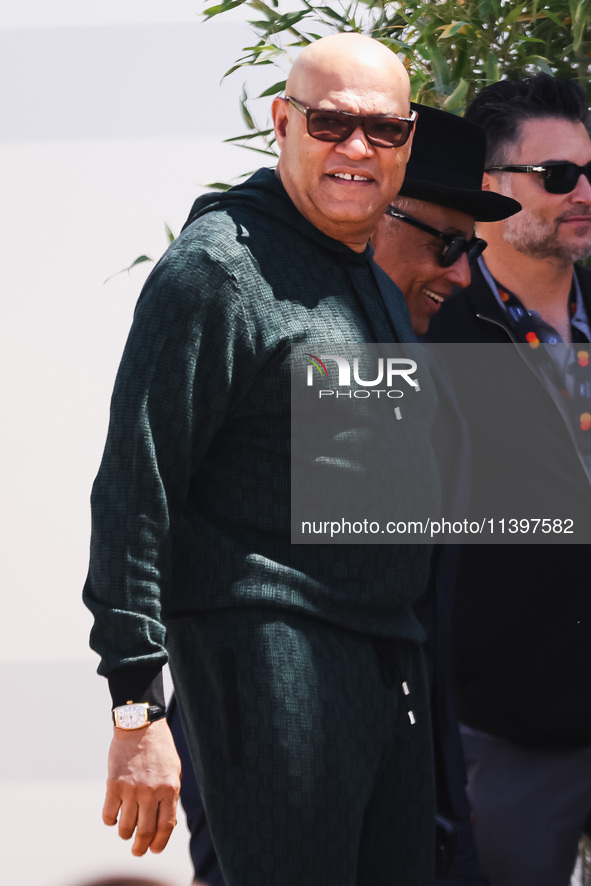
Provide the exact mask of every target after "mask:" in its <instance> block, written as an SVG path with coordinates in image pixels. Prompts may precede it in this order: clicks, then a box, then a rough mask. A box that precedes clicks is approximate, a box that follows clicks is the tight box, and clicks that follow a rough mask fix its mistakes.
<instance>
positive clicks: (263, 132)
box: [224, 129, 273, 144]
mask: <svg viewBox="0 0 591 886" xmlns="http://www.w3.org/2000/svg"><path fill="white" fill-rule="evenodd" d="M272 132H273V130H272V129H257V130H256V132H245V133H244V134H243V135H233V136H232V138H225V139H224V144H231V143H232V142H243V141H249V140H250V139H253V138H265V137H266V136H268V135H270V134H271V133H272Z"/></svg>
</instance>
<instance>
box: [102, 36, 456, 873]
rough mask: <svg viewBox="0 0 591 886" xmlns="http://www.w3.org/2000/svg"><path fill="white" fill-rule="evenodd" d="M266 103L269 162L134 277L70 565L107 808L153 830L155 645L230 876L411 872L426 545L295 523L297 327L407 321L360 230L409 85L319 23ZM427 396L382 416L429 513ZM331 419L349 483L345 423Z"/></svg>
mask: <svg viewBox="0 0 591 886" xmlns="http://www.w3.org/2000/svg"><path fill="white" fill-rule="evenodd" d="M272 112H273V123H274V131H275V136H276V139H277V144H278V147H279V149H280V151H281V156H280V159H279V161H278V165H277V169H276V170H275V171H273V170H269V169H263V170H259V172H258V173H256V174H255V175H254V176H253V177H251V178H250V179H249V180H248V181H247V182H245V183H243V184H241V185H239V186H237V187H236V188H233V189H231V190H230V191H228V192H227V193H224V194H209V195H205V196H204V197H202V198H199V200H198V201H197V204H196V205H195V206H194V209H193V212H192V214H191V218H190V223H189V224H188V225H187V226H186V228H185V230H184V231H183V233H182V234H181V236H180V237H179V238H178V239H177V240H176V241H175V243H174V244H172V246H171V247H170V249H169V250H168V252H167V253H166V255H165V256H164V257H163V259H162V260H161V261H160V262H159V263H158V265H157V266H156V268H155V269H154V271H153V272H152V274H151V275H150V277H149V279H148V281H147V283H146V286H145V287H144V290H143V292H142V295H141V297H140V301H139V303H138V306H137V309H136V313H135V316H134V322H133V325H132V329H131V332H130V336H129V339H128V343H127V346H126V350H125V353H124V356H123V359H122V363H121V367H120V370H119V374H118V378H117V382H116V385H115V390H114V394H113V401H112V409H111V423H110V429H109V435H108V438H107V444H106V448H105V453H104V456H103V461H102V464H101V468H100V470H99V474H98V477H97V480H96V482H95V485H94V488H93V499H92V501H93V536H92V545H91V565H90V571H89V575H88V580H87V583H86V587H85V601H86V603H87V605H88V606H89V608H90V609H91V610H92V612H93V614H94V617H95V623H94V628H93V632H92V645H93V647H94V648H95V649H96V650H97V651H98V652H99V653H100V654H101V656H102V661H101V666H100V671H101V673H102V674H104V675H106V676H108V678H109V687H110V690H111V693H112V700H113V706H114V710H113V715H114V721H115V728H114V735H113V740H112V743H111V750H110V755H109V778H108V781H107V795H106V800H105V805H104V810H103V818H104V821H105V822H106V823H107V824H110V825H114V824H115V823H117V822H118V824H119V833H120V835H121V837H123V838H124V839H130V838H131V837H132V836H134V837H135V839H134V843H133V848H132V852H133V853H134V854H135V855H143V854H144V853H145V852H146V851H147V849H148V848H151V849H152V850H153V851H161V850H162V849H163V848H164V846H165V845H166V842H167V840H168V838H169V836H170V833H171V831H172V828H173V826H174V822H175V814H176V813H175V810H176V799H177V795H178V789H179V763H178V757H177V755H176V753H175V751H174V746H173V742H172V737H171V734H170V730H169V728H168V726H167V724H166V721H165V720H164V719H163V714H164V711H163V698H162V695H163V693H162V681H161V676H160V672H161V668H162V666H163V664H164V663H165V661H166V660H167V659H169V661H170V665H171V671H172V675H173V679H174V683H175V689H176V693H177V695H176V697H177V701H178V703H179V707H180V710H181V715H182V719H183V724H184V726H185V730H186V735H187V740H188V743H189V746H190V750H191V757H192V760H193V764H194V766H195V769H196V772H197V776H198V780H199V785H200V788H201V790H202V792H203V795H204V799H205V802H206V805H207V810H208V816H209V824H210V826H211V830H212V834H213V839H214V843H215V846H216V850H217V851H218V854H219V858H220V864H221V868H222V871H223V874H224V877H225V879H226V882H227V883H228V884H229V886H279V884H280V886H301V884H303V883H305V884H306V886H327V884H330V883H335V884H336V883H338V884H339V886H365V884H369V883H371V884H372V886H388V884H390V883H391V882H392V880H395V881H396V883H397V884H400V886H428V884H430V882H431V879H432V875H433V847H434V843H435V834H434V829H435V810H434V791H433V770H432V751H431V734H430V718H429V705H428V697H427V685H426V680H425V671H424V660H423V653H422V649H421V640H422V630H421V628H420V625H419V623H418V621H417V619H416V617H415V616H414V614H413V612H412V609H411V604H412V602H414V600H415V599H416V598H417V597H418V596H420V594H421V593H422V591H423V590H424V587H425V585H426V582H427V578H428V572H429V560H430V550H429V547H428V546H421V545H414V546H413V545H380V546H377V547H376V546H372V545H368V544H360V545H346V544H343V545H333V546H328V545H326V546H325V545H317V546H315V545H307V544H300V545H296V544H293V545H292V544H291V526H290V490H291V486H290V480H291V473H290V469H291V463H290V455H291V452H290V448H291V447H290V444H291V412H290V405H291V368H292V366H291V345H292V344H297V345H301V344H304V345H308V343H311V342H316V343H317V342H326V341H328V342H339V343H340V342H345V343H346V342H382V341H394V342H396V341H398V342H400V341H408V340H409V337H410V339H412V338H413V333H412V327H411V324H410V319H409V316H408V311H407V309H406V305H405V303H404V299H403V297H402V295H401V293H400V291H399V290H398V288H397V287H396V286H395V285H394V284H393V283H392V281H391V280H389V278H388V277H387V275H386V274H385V273H384V272H383V271H382V270H381V269H380V268H379V267H378V266H377V265H376V264H375V262H374V261H373V258H372V250H371V247H370V246H369V245H368V239H369V236H370V234H371V232H372V231H373V229H374V228H375V226H376V224H377V222H378V219H379V218H380V217H381V216H382V214H383V213H384V210H385V209H386V207H387V206H388V205H389V204H390V202H391V201H392V200H393V199H394V198H395V196H396V195H397V193H398V191H399V189H400V185H401V184H402V180H403V178H404V171H405V167H406V162H407V160H408V156H409V152H410V146H411V142H412V130H413V126H414V120H415V117H416V115H415V114H414V113H411V110H410V83H409V79H408V75H407V73H406V71H405V69H404V66H403V65H402V63H401V62H400V60H399V59H398V58H397V56H396V55H395V54H394V53H393V52H391V51H390V50H389V49H388V48H386V47H385V46H384V45H383V44H381V43H379V42H378V41H376V40H373V39H371V38H369V37H366V36H363V35H360V34H356V33H348V34H338V35H331V36H329V37H325V38H323V39H321V40H318V41H316V42H315V43H313V44H311V45H310V46H308V47H305V48H304V49H303V50H302V51H301V53H300V54H299V55H298V57H297V59H296V61H295V62H294V65H293V67H292V69H291V72H290V75H289V77H288V80H287V86H286V95H285V96H284V97H281V98H279V97H277V98H276V99H275V100H274V101H273V108H272ZM296 368H297V367H296ZM421 398H422V400H423V401H425V406H426V413H425V417H424V418H423V417H421V418H420V419H419V420H418V421H416V422H413V423H412V426H411V423H408V424H407V426H406V427H405V429H404V431H403V434H404V435H409V436H408V437H407V436H404V440H405V441H406V442H405V444H404V445H403V444H402V443H401V439H402V438H401V432H400V431H398V432H397V435H395V427H394V426H395V425H396V424H397V421H396V419H395V418H394V416H391V422H390V425H389V428H391V433H390V431H389V432H388V433H386V434H385V435H384V437H385V438H386V439H388V440H389V441H390V442H392V435H395V436H396V440H395V442H392V445H391V446H389V447H388V455H389V456H390V457H391V458H392V460H393V461H394V460H395V459H401V460H402V462H403V464H404V466H405V470H407V471H408V474H409V476H411V477H412V476H416V475H417V474H421V475H422V476H425V477H426V478H427V481H428V490H427V493H428V494H427V495H426V505H427V506H428V507H429V508H431V507H432V508H433V509H435V508H436V507H437V504H438V500H439V488H438V479H437V466H436V463H435V456H434V453H433V448H432V445H431V442H430V428H431V423H432V414H433V411H434V408H435V405H436V395H435V390H434V386H433V383H432V381H431V379H430V377H429V375H428V374H427V373H425V379H424V384H423V385H422V386H421ZM343 421H346V419H343ZM335 433H336V439H337V440H338V445H339V454H340V459H339V463H338V467H339V471H342V473H341V474H339V476H343V482H344V483H345V484H347V483H348V482H350V481H351V477H352V476H353V474H354V472H355V470H356V465H357V457H356V453H357V452H358V450H359V445H358V444H359V440H360V439H361V434H362V433H365V429H359V428H358V427H357V428H353V429H351V428H350V426H349V425H347V426H346V427H345V428H343V427H340V428H337V429H336V431H335ZM375 437H376V434H375V433H374V440H375ZM366 439H367V435H366V436H364V437H363V440H364V441H365V440H366ZM364 445H365V442H364ZM310 459H311V456H310ZM329 461H330V460H329ZM314 466H315V467H318V470H317V471H316V473H315V476H320V478H321V479H323V478H325V477H326V476H327V474H328V475H329V476H330V477H332V476H333V474H332V467H331V464H329V465H326V464H325V463H323V462H321V461H319V462H318V465H314ZM386 469H388V468H386Z"/></svg>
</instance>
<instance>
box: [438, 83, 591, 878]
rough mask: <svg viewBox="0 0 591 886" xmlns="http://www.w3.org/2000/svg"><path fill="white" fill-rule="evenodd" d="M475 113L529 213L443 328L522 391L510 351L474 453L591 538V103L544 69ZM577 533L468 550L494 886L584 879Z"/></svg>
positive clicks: (481, 807) (476, 386)
mask: <svg viewBox="0 0 591 886" xmlns="http://www.w3.org/2000/svg"><path fill="white" fill-rule="evenodd" d="M466 119H468V120H470V121H472V122H475V123H478V124H480V125H481V126H482V127H483V128H484V130H485V132H486V137H487V160H486V164H487V166H486V174H485V176H484V182H483V186H484V187H485V188H486V189H487V191H488V192H489V193H497V194H500V195H506V196H511V197H515V198H516V199H517V200H519V201H520V203H522V205H523V210H522V212H520V213H519V214H518V215H516V216H514V217H513V218H511V219H508V220H506V221H504V222H499V223H496V224H490V223H485V224H479V226H478V231H479V233H481V234H482V236H483V237H485V239H486V240H487V241H488V244H489V245H488V248H487V250H486V253H485V256H483V257H481V258H480V259H479V262H478V266H476V267H474V269H473V276H472V283H471V285H470V286H469V287H468V288H467V289H465V290H464V291H463V292H460V293H458V294H457V295H455V296H454V297H453V298H452V299H450V300H449V301H448V302H447V303H446V304H444V305H442V307H441V309H440V311H439V312H438V314H437V316H436V317H435V318H434V319H433V322H432V324H431V326H430V328H429V335H428V338H429V339H431V340H433V341H441V342H481V343H487V344H496V343H498V344H499V345H500V344H502V345H503V348H497V350H496V352H495V353H496V354H498V355H499V358H501V357H502V360H503V362H504V365H509V361H511V370H512V371H511V377H510V380H509V384H507V385H504V384H501V383H500V378H499V371H498V369H499V360H498V359H496V360H495V361H494V362H493V361H490V360H487V361H486V363H487V365H486V366H485V365H484V362H485V361H483V365H482V366H481V367H479V371H478V374H477V375H474V376H473V378H472V390H471V393H470V392H466V397H465V399H463V400H462V401H461V403H460V405H461V408H462V412H463V415H464V417H465V419H466V421H467V423H468V425H469V429H470V437H471V444H472V451H473V454H474V457H475V458H476V457H477V454H478V453H479V452H482V451H484V447H485V446H486V447H487V451H488V452H489V453H493V452H494V457H489V458H488V461H487V471H488V479H489V482H490V483H491V484H493V486H494V487H495V488H496V489H498V492H499V495H500V497H504V499H505V500H506V501H507V502H509V501H513V502H516V504H517V506H519V508H520V510H521V513H518V514H517V513H515V512H512V513H507V517H520V518H524V517H525V518H550V519H549V520H548V522H547V524H546V529H548V526H550V527H552V526H554V523H553V522H552V518H554V517H556V516H557V515H556V513H555V512H551V510H550V507H547V508H546V510H545V512H539V511H538V510H536V509H535V505H534V504H533V503H534V502H536V500H539V501H544V500H546V501H556V502H559V501H565V502H566V506H567V507H568V508H571V509H572V513H573V514H575V513H578V514H580V515H581V520H580V522H581V524H583V525H582V526H580V527H578V526H576V525H575V526H574V529H575V530H577V529H581V530H584V529H585V528H586V526H588V515H589V514H591V483H590V477H591V427H590V426H591V368H590V363H589V342H590V321H591V273H590V272H589V270H586V269H584V268H582V267H580V266H578V265H577V264H576V262H577V260H580V259H583V258H584V257H585V256H587V255H589V252H590V251H591V140H590V138H589V134H588V131H587V128H586V126H587V124H588V110H587V102H586V99H585V96H584V93H583V91H582V89H580V88H579V86H578V85H577V84H576V83H575V82H574V81H567V80H558V79H554V78H552V77H549V76H547V75H538V76H536V77H532V78H525V79H523V80H515V81H510V80H504V81H502V82H499V83H496V84H494V85H492V86H489V87H487V88H486V89H484V90H483V91H482V92H481V93H480V94H479V95H478V96H477V97H476V99H475V100H474V102H473V103H472V105H471V106H470V108H469V109H468V111H467V113H466ZM540 344H542V345H543V347H541V348H540V347H539V345H540ZM571 344H572V345H573V347H569V346H570V345H571ZM512 345H514V346H512ZM507 407H511V408H510V409H508V408H507ZM474 489H475V490H476V491H477V487H476V486H474ZM507 507H508V508H509V505H507ZM516 509H517V507H515V510H516ZM585 515H587V519H585ZM574 522H575V523H576V521H574ZM525 525H527V521H525ZM532 525H533V524H532ZM561 527H562V528H563V529H564V525H563V524H561V523H558V524H557V525H556V526H555V530H556V531H555V532H553V533H548V532H547V533H546V534H544V535H543V536H538V537H537V538H536V537H533V536H530V537H525V536H524V537H523V539H519V541H521V540H523V541H524V542H525V541H527V542H528V544H520V543H518V544H504V545H466V546H464V548H463V550H462V555H461V559H460V564H459V569H458V583H457V588H456V608H455V613H456V615H455V624H454V652H455V657H456V664H457V678H458V688H459V713H460V719H461V721H462V723H463V724H464V725H463V727H462V733H463V740H464V748H465V753H466V763H467V769H468V795H469V798H470V801H471V804H472V807H473V809H474V814H475V831H474V832H475V837H476V842H477V846H478V852H479V860H480V864H481V867H482V870H483V873H484V874H485V875H486V877H487V878H488V880H489V882H490V884H491V886H567V884H568V883H569V882H570V877H571V873H572V869H573V866H574V863H575V858H576V854H577V845H578V841H579V837H580V834H581V832H582V831H583V829H584V826H585V822H586V820H587V819H588V817H589V814H590V812H591V752H590V750H591V704H590V692H589V673H590V671H591V642H590V640H591V637H590V634H589V625H590V624H591V596H590V595H589V589H588V581H587V574H588V570H589V555H588V548H587V546H586V545H582V544H564V543H563V544H560V542H561V541H563V540H564V541H566V540H567V539H568V536H563V537H561V535H560V533H559V530H560V528H561ZM567 528H568V527H567ZM533 541H541V542H545V543H542V544H540V543H538V544H532V543H531V542H533ZM548 542H550V544H548Z"/></svg>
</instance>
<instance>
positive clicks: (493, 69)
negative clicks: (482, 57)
mask: <svg viewBox="0 0 591 886" xmlns="http://www.w3.org/2000/svg"><path fill="white" fill-rule="evenodd" d="M484 74H485V76H486V82H487V84H489V83H497V82H498V81H499V80H500V79H501V73H500V71H499V60H498V58H497V56H496V55H495V53H494V52H489V53H488V55H487V56H486V61H485V63H484Z"/></svg>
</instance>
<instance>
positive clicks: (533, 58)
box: [522, 55, 554, 77]
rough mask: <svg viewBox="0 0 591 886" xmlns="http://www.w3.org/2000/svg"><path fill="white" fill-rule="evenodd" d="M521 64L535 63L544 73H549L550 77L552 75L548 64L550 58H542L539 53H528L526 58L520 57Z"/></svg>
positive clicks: (552, 72)
mask: <svg viewBox="0 0 591 886" xmlns="http://www.w3.org/2000/svg"><path fill="white" fill-rule="evenodd" d="M522 64H524V65H525V64H527V65H535V66H536V67H537V68H539V69H540V70H541V71H543V72H544V74H550V76H551V77H553V76H554V71H553V70H552V68H551V66H550V64H551V63H550V60H549V59H547V58H543V56H541V55H529V56H527V58H524V59H522Z"/></svg>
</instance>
